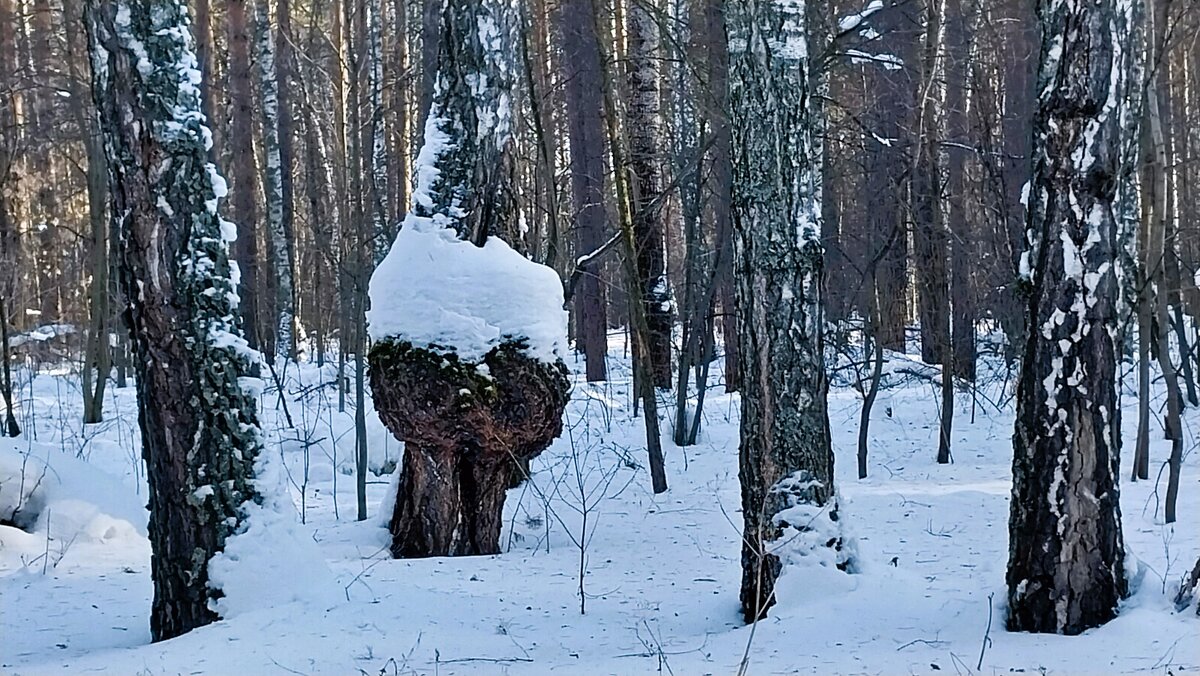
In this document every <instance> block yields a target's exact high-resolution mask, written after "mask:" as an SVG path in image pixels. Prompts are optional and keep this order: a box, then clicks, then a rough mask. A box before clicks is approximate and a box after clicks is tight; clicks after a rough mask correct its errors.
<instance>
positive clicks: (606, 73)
mask: <svg viewBox="0 0 1200 676" xmlns="http://www.w3.org/2000/svg"><path fill="white" fill-rule="evenodd" d="M592 11H593V14H592V17H591V18H592V21H593V22H594V28H595V32H596V33H597V34H599V33H600V32H601V30H600V26H601V19H602V17H601V15H600V8H599V6H597V5H596V4H595V3H594V2H593V3H592ZM599 44H600V89H601V91H602V92H603V93H604V119H605V123H606V126H607V130H608V152H609V157H610V158H612V166H613V167H624V166H626V158H625V148H624V146H623V145H622V142H621V134H620V131H619V130H620V123H619V114H620V113H619V112H618V110H617V105H616V93H615V90H616V84H615V82H614V78H613V73H612V64H613V60H612V59H611V58H609V57H610V54H609V52H608V49H607V47H606V46H605V44H604V43H599ZM613 183H614V184H615V188H616V193H617V195H616V196H617V222H618V226H619V228H620V238H621V244H622V248H623V251H622V256H621V276H622V278H623V281H624V283H625V284H624V287H625V293H626V295H627V297H628V298H630V299H634V298H636V297H637V295H638V292H639V289H640V288H641V280H640V277H639V274H638V267H637V233H636V231H635V226H634V219H633V213H632V209H633V201H632V200H633V196H632V195H631V194H630V193H631V190H630V186H629V181H628V180H627V178H626V173H625V172H624V171H621V170H619V169H618V170H616V171H614V172H613ZM628 309H629V334H630V339H631V341H630V342H631V344H632V346H633V351H632V353H633V386H634V391H635V393H636V395H637V399H638V400H639V401H640V402H641V405H642V414H643V416H644V419H645V422H646V456H647V458H648V460H649V462H650V480H651V485H652V487H653V489H654V492H655V494H658V493H665V492H666V491H667V473H666V467H665V463H664V460H663V452H662V437H661V436H660V431H659V426H658V396H657V394H656V392H655V377H654V373H655V369H654V351H653V350H652V349H651V347H650V341H651V338H650V335H651V330H650V322H649V319H648V318H647V316H646V312H645V306H644V305H643V304H642V303H638V302H630V303H629V308H628ZM668 375H669V374H668ZM635 413H636V411H635Z"/></svg>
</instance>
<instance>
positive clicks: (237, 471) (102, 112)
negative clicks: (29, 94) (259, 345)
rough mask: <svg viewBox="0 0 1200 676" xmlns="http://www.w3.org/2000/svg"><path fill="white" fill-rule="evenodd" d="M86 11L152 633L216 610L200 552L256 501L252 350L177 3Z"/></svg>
mask: <svg viewBox="0 0 1200 676" xmlns="http://www.w3.org/2000/svg"><path fill="white" fill-rule="evenodd" d="M85 12H86V17H87V27H88V33H89V37H90V54H91V64H92V92H93V98H94V100H95V102H96V105H97V107H98V108H99V117H100V122H101V129H102V132H103V136H104V145H105V154H106V157H107V164H108V173H109V186H110V199H111V208H112V212H113V214H114V216H115V217H116V220H117V222H118V223H120V224H121V225H120V242H121V247H120V261H121V265H120V278H121V286H122V288H123V290H124V293H125V297H126V298H127V299H128V303H129V304H128V306H127V307H126V309H125V318H126V321H127V323H128V326H129V331H130V336H131V339H132V342H133V348H134V353H135V355H136V359H135V365H136V368H137V376H138V377H137V390H138V404H139V408H140V415H139V418H138V421H139V426H140V427H141V433H142V455H143V458H144V459H145V461H146V468H147V479H148V482H149V487H150V498H149V503H150V525H149V533H150V544H151V547H152V550H153V557H152V558H151V575H152V577H153V580H154V601H153V605H152V608H151V617H150V629H151V634H152V636H153V638H154V640H164V639H168V638H172V637H174V636H178V635H180V634H183V633H185V632H187V631H189V630H191V629H194V628H195V627H198V626H201V625H204V624H207V623H209V622H212V621H213V620H214V619H215V618H216V616H215V614H214V613H213V611H212V610H210V606H209V603H210V601H211V600H212V599H213V598H214V597H216V596H219V594H220V592H219V591H217V590H213V589H210V588H209V586H208V571H207V566H208V561H209V560H210V559H211V558H212V557H213V555H214V554H216V553H217V552H219V551H221V550H222V548H223V546H224V543H225V540H226V538H228V537H229V536H230V535H232V534H234V533H235V532H237V531H238V529H239V527H240V525H241V523H242V521H243V517H244V515H243V511H242V505H243V504H244V503H245V502H246V501H247V500H252V499H256V498H257V493H256V490H255V488H254V487H253V484H252V483H251V481H252V477H253V463H254V461H255V458H256V457H257V456H258V454H259V451H260V449H261V444H260V437H259V434H260V433H259V428H258V422H257V415H256V413H255V407H254V400H253V398H252V396H251V395H250V393H249V392H247V391H246V390H245V389H244V388H243V386H242V383H241V378H242V377H243V376H245V375H246V374H247V372H248V371H249V369H250V362H251V359H252V357H253V355H254V353H253V352H251V351H249V350H248V349H247V348H246V343H245V341H244V340H243V339H242V337H241V328H240V327H239V326H238V296H237V284H238V272H237V267H236V266H235V265H233V264H232V263H231V262H230V259H229V243H230V242H231V241H232V240H233V238H234V236H235V228H234V226H233V224H231V223H229V222H228V221H225V220H224V219H222V218H221V216H220V213H219V211H218V209H217V207H218V203H219V201H220V200H221V198H222V197H224V195H225V182H224V180H223V179H222V178H221V177H220V175H218V174H217V171H216V168H215V167H214V166H213V165H212V164H210V163H209V161H208V155H209V148H210V145H211V143H212V139H211V136H210V134H209V131H208V128H207V127H206V121H205V119H204V115H203V113H202V112H201V101H200V90H199V88H198V85H199V83H200V78H201V75H200V70H199V67H198V64H197V62H196V56H195V49H194V45H193V41H192V37H191V32H190V26H189V23H190V22H189V18H188V14H187V10H186V8H185V5H184V3H182V2H161V1H151V0H106V1H104V2H101V1H99V0H88V2H87V4H86V7H85Z"/></svg>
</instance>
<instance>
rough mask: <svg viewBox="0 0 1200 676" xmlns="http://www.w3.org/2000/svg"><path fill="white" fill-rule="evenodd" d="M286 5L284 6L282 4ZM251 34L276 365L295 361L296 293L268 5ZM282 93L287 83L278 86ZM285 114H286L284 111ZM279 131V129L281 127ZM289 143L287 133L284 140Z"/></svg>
mask: <svg viewBox="0 0 1200 676" xmlns="http://www.w3.org/2000/svg"><path fill="white" fill-rule="evenodd" d="M285 1H286V0H285ZM255 9H256V12H255V23H256V26H255V30H256V31H257V37H258V68H259V73H258V82H259V88H260V91H261V97H262V125H263V135H262V138H263V156H264V157H265V158H266V166H265V167H263V197H264V200H263V201H264V204H265V206H266V209H267V234H268V235H269V236H270V241H271V256H272V265H271V271H272V272H273V273H274V275H273V277H272V279H273V281H274V283H275V324H274V346H275V355H274V356H275V358H276V359H284V360H286V359H288V358H289V357H292V356H294V355H295V344H294V337H293V336H294V329H295V325H296V304H295V303H296V292H295V288H294V286H293V283H292V279H293V268H294V257H293V254H292V241H291V236H290V233H289V232H288V230H289V228H290V224H291V211H292V206H291V203H290V202H289V201H288V200H290V199H291V153H290V143H289V144H288V145H289V151H288V157H287V160H288V163H287V164H284V148H283V137H284V132H285V130H287V129H290V121H284V120H283V117H282V114H283V112H284V111H283V110H282V109H281V108H280V89H281V87H280V85H281V83H280V81H279V70H278V68H277V67H276V53H275V49H276V46H275V45H276V43H275V38H273V37H272V36H273V33H272V28H271V15H272V12H271V0H257V2H256V3H255ZM283 84H284V85H285V87H284V88H286V83H283ZM288 112H289V114H290V111H288ZM281 125H283V126H281ZM287 135H288V136H289V137H290V132H289V133H288V134H287Z"/></svg>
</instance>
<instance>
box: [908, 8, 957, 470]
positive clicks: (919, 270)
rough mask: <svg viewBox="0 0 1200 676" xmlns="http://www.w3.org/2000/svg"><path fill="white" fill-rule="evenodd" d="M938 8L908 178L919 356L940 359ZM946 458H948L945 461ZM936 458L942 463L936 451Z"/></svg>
mask: <svg viewBox="0 0 1200 676" xmlns="http://www.w3.org/2000/svg"><path fill="white" fill-rule="evenodd" d="M942 14H943V10H942V7H940V6H937V5H935V4H933V3H929V5H928V6H927V8H926V12H925V40H924V44H923V48H924V54H923V55H922V58H921V65H922V68H921V86H920V95H921V97H920V101H919V106H918V107H919V114H918V119H919V120H920V124H919V125H918V127H919V129H917V153H916V158H915V166H914V169H915V170H914V171H913V181H912V209H913V256H914V258H915V261H916V263H915V265H913V273H914V275H913V276H914V277H915V278H916V283H917V316H918V317H919V318H920V320H921V359H922V360H923V361H925V363H927V364H941V363H943V362H944V361H945V360H946V359H945V355H946V351H947V350H949V349H950V297H949V283H948V281H949V280H948V279H947V277H948V275H947V260H946V259H947V255H946V254H947V250H948V247H947V244H948V242H947V237H946V224H945V210H944V209H943V208H942V171H943V170H942V112H943V111H942V109H941V108H942V107H941V102H940V101H939V100H938V99H939V95H938V86H937V80H938V79H939V78H941V77H943V74H942V70H941V68H939V63H938V62H939V61H940V59H939V57H938V52H939V51H940V50H941V48H942V47H941V45H940V44H939V42H940V41H941V34H942V22H943V20H944V17H943V16H942ZM947 460H948V459H947ZM939 462H943V460H942V456H941V455H940V454H939Z"/></svg>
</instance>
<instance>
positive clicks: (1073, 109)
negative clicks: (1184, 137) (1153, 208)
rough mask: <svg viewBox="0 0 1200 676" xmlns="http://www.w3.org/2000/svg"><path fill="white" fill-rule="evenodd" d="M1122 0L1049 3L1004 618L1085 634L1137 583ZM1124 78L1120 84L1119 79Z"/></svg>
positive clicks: (1044, 19)
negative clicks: (1122, 238) (1120, 343)
mask: <svg viewBox="0 0 1200 676" xmlns="http://www.w3.org/2000/svg"><path fill="white" fill-rule="evenodd" d="M1115 5H1116V2H1115V1H1114V0H1103V1H1101V2H1099V3H1096V4H1093V5H1087V6H1082V5H1081V6H1075V5H1067V4H1065V3H1043V4H1042V5H1041V6H1040V8H1039V19H1040V21H1041V25H1042V31H1043V38H1042V40H1043V43H1042V50H1041V68H1040V75H1039V80H1040V81H1039V83H1038V90H1039V91H1040V92H1041V95H1040V100H1039V105H1038V112H1037V115H1036V117H1035V122H1034V132H1035V136H1034V138H1035V139H1038V140H1037V141H1036V142H1035V146H1034V166H1033V179H1032V184H1031V190H1030V194H1031V195H1032V198H1031V200H1030V201H1031V204H1030V208H1029V221H1028V237H1029V241H1030V248H1029V249H1028V250H1027V251H1026V253H1025V259H1024V260H1026V261H1027V264H1026V265H1025V266H1023V267H1024V268H1025V269H1027V270H1028V271H1029V276H1028V277H1027V283H1028V286H1029V299H1030V300H1029V314H1028V321H1029V324H1030V326H1032V327H1035V329H1036V330H1032V331H1030V332H1029V336H1028V339H1027V341H1026V344H1025V356H1024V362H1023V364H1022V367H1021V377H1020V381H1019V384H1018V393H1017V424H1016V433H1015V435H1014V436H1013V447H1014V459H1013V491H1012V501H1011V514H1010V520H1009V561H1008V574H1007V582H1008V608H1009V611H1008V627H1009V629H1010V630H1014V631H1035V632H1054V633H1063V634H1078V633H1080V632H1082V631H1084V630H1085V629H1088V628H1090V627H1095V626H1098V625H1100V624H1103V623H1105V622H1107V621H1108V620H1110V619H1112V617H1113V616H1114V615H1115V614H1116V611H1117V603H1118V601H1119V600H1120V599H1121V597H1122V596H1124V595H1125V593H1126V591H1127V587H1126V581H1125V574H1124V543H1123V539H1122V535H1121V511H1120V504H1119V491H1118V487H1117V469H1118V467H1117V466H1118V457H1119V453H1120V444H1121V441H1120V438H1121V437H1120V425H1119V415H1120V409H1119V408H1118V402H1117V396H1116V382H1115V380H1116V353H1115V349H1114V345H1113V336H1114V335H1115V334H1116V329H1117V309H1116V301H1117V279H1116V273H1115V270H1114V264H1115V262H1116V254H1117V251H1116V249H1117V242H1118V233H1117V221H1116V218H1115V216H1114V202H1115V195H1116V189H1117V184H1118V176H1119V172H1120V171H1121V167H1120V162H1121V138H1120V135H1121V133H1122V127H1121V120H1120V118H1121V115H1120V112H1121V109H1122V108H1123V105H1124V101H1125V98H1124V97H1125V96H1126V82H1127V81H1128V78H1127V74H1126V69H1127V68H1128V62H1127V59H1128V58H1129V57H1128V54H1129V53H1130V51H1131V50H1130V47H1131V44H1130V40H1129V37H1128V35H1129V34H1128V27H1126V26H1124V25H1122V21H1123V20H1122V19H1120V18H1118V13H1117V10H1116V8H1115ZM1114 85H1115V86H1114Z"/></svg>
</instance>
